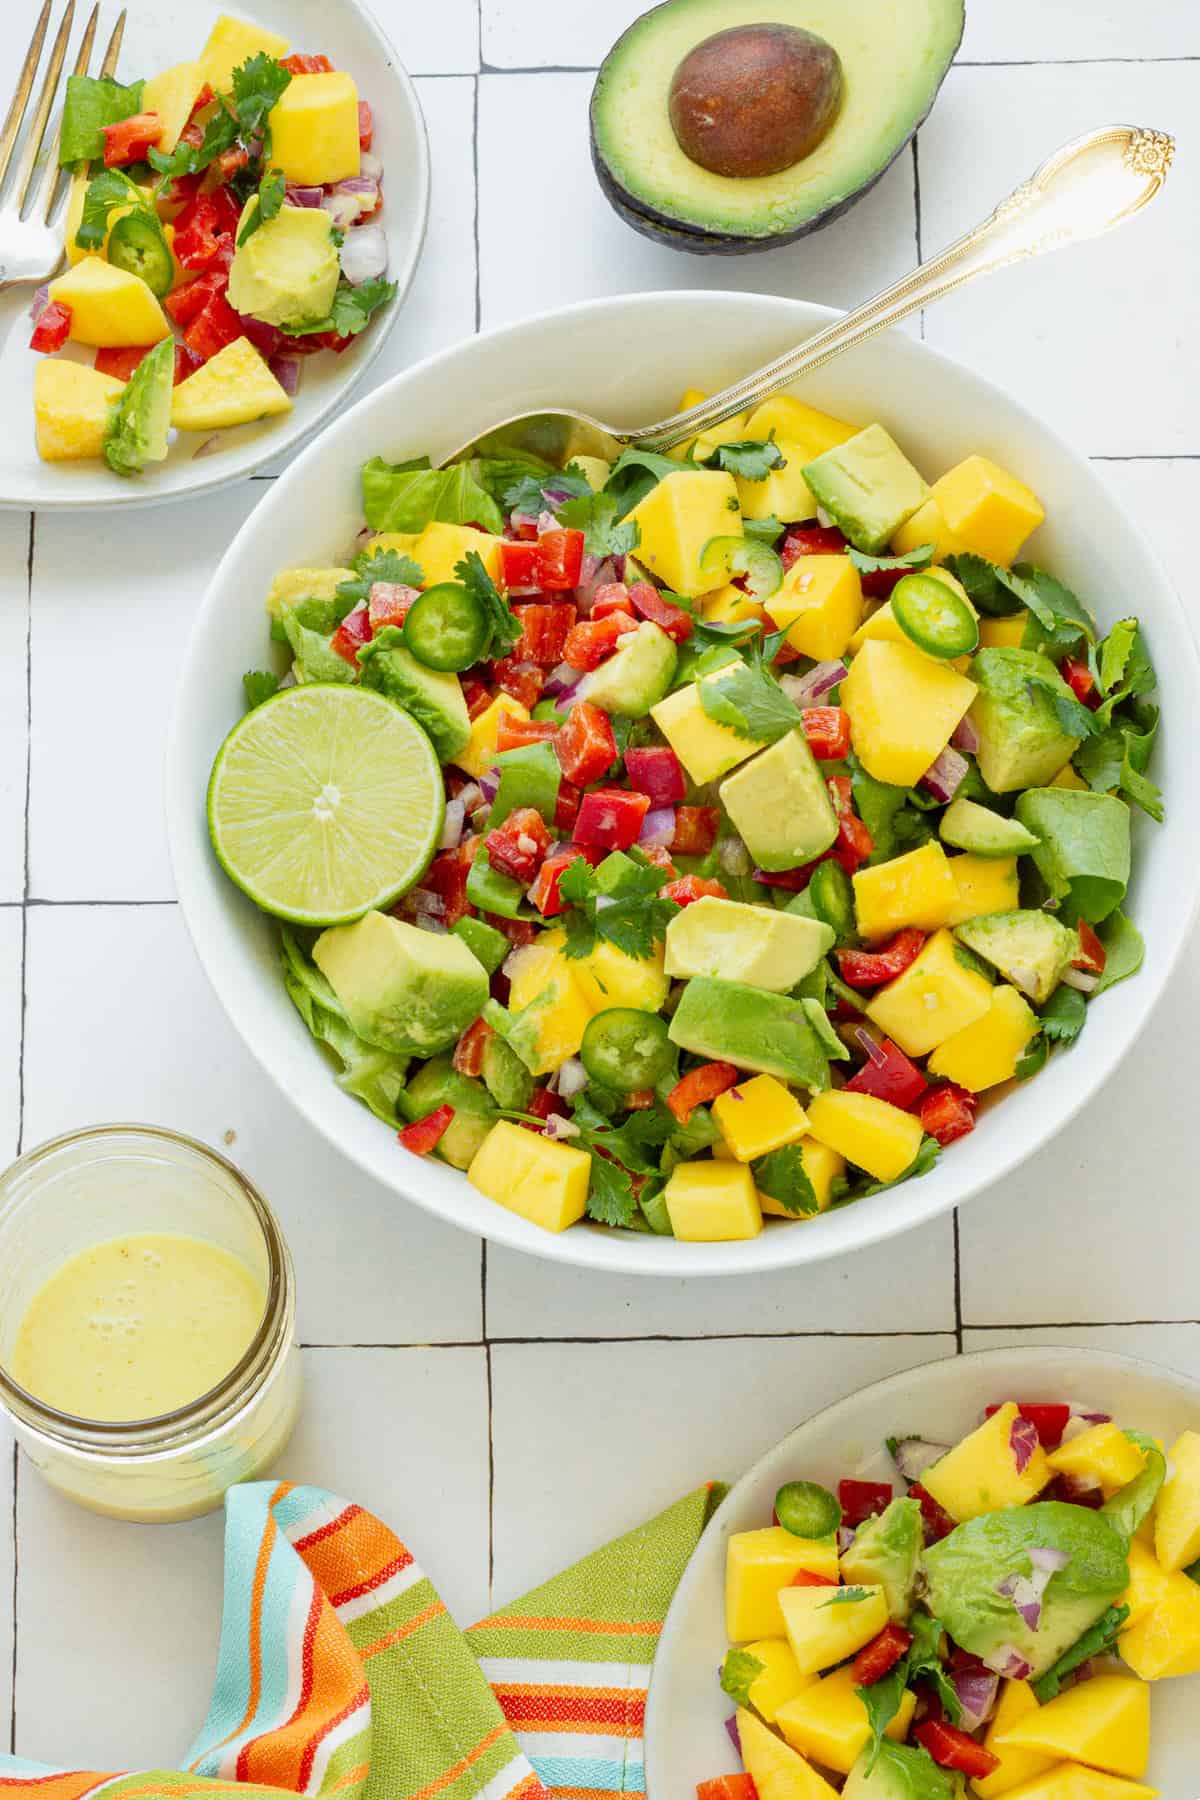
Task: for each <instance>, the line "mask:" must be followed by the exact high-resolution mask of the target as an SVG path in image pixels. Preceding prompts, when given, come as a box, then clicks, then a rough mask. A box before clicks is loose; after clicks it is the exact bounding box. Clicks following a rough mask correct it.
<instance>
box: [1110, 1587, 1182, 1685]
mask: <svg viewBox="0 0 1200 1800" xmlns="http://www.w3.org/2000/svg"><path fill="white" fill-rule="evenodd" d="M1117 1647H1118V1649H1119V1650H1120V1652H1121V1656H1122V1657H1123V1659H1124V1661H1125V1662H1126V1663H1128V1665H1129V1667H1130V1668H1131V1669H1132V1670H1133V1672H1134V1674H1135V1675H1140V1677H1141V1678H1142V1680H1143V1681H1160V1680H1162V1679H1163V1678H1164V1677H1165V1676H1168V1675H1195V1674H1197V1673H1200V1587H1198V1586H1197V1585H1196V1583H1195V1582H1194V1581H1193V1580H1192V1578H1191V1576H1190V1575H1185V1574H1184V1573H1183V1570H1182V1569H1172V1570H1170V1571H1169V1572H1164V1574H1163V1578H1162V1585H1161V1587H1160V1588H1158V1590H1157V1592H1156V1594H1155V1597H1154V1604H1153V1606H1151V1607H1148V1608H1147V1609H1146V1610H1145V1611H1144V1612H1143V1613H1142V1615H1141V1617H1140V1618H1139V1619H1138V1620H1137V1622H1136V1624H1133V1625H1130V1626H1129V1627H1128V1629H1127V1630H1125V1631H1123V1632H1122V1633H1121V1635H1120V1637H1119V1639H1118V1640H1117Z"/></svg>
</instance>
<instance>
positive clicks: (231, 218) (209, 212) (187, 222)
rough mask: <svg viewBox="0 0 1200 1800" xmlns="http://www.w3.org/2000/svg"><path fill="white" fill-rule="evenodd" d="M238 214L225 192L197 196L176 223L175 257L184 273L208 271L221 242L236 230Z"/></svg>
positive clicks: (228, 193) (216, 191) (224, 189)
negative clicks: (198, 270)
mask: <svg viewBox="0 0 1200 1800" xmlns="http://www.w3.org/2000/svg"><path fill="white" fill-rule="evenodd" d="M237 223H238V212H237V207H236V204H235V202H234V201H233V199H232V197H231V195H230V192H229V189H228V188H217V189H216V190H215V191H214V192H213V193H211V194H197V195H196V197H195V199H194V200H189V201H188V203H187V205H186V206H185V207H184V209H183V211H182V212H181V213H180V214H179V217H178V218H177V219H176V221H175V255H176V257H177V258H178V260H179V261H180V262H181V263H182V264H183V266H184V268H185V269H207V268H208V266H209V264H210V263H211V262H212V261H213V258H214V257H215V256H216V254H217V250H218V248H219V247H220V242H221V239H222V238H224V237H229V236H232V234H233V232H234V231H235V230H236V229H237Z"/></svg>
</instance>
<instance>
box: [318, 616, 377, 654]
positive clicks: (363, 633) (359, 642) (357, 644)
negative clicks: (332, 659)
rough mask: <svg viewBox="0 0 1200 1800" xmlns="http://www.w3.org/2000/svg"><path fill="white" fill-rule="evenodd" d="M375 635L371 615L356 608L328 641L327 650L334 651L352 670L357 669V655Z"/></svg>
mask: <svg viewBox="0 0 1200 1800" xmlns="http://www.w3.org/2000/svg"><path fill="white" fill-rule="evenodd" d="M374 635H375V633H374V630H373V629H372V626H371V615H370V613H369V612H368V611H367V608H366V607H365V606H356V607H355V609H354V611H353V612H351V613H347V614H346V617H345V618H344V619H343V620H342V622H341V624H340V625H339V626H338V628H337V630H336V631H335V632H334V634H333V636H332V637H331V638H330V640H329V648H330V649H331V650H335V651H336V652H337V654H338V655H339V656H340V657H343V658H344V659H345V661H346V662H348V663H349V664H350V665H351V666H352V667H353V668H355V669H357V668H358V653H359V651H360V650H361V649H362V647H363V645H364V644H369V643H370V641H371V639H372V638H373V637H374Z"/></svg>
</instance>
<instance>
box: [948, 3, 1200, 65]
mask: <svg viewBox="0 0 1200 1800" xmlns="http://www.w3.org/2000/svg"><path fill="white" fill-rule="evenodd" d="M1196 55H1200V11H1198V10H1197V8H1196V7H1195V6H1192V5H1188V4H1184V5H1180V4H1179V0H1141V3H1140V4H1139V5H1136V6H1134V5H1131V4H1130V0H969V4H968V6H967V26H966V30H965V31H964V33H963V41H962V50H961V52H960V59H963V60H969V61H974V62H996V61H1000V60H1004V59H1013V60H1015V61H1017V62H1020V63H1027V62H1029V61H1031V60H1033V61H1040V62H1051V61H1056V60H1059V59H1061V60H1062V61H1064V62H1078V61H1088V60H1093V59H1095V58H1098V57H1118V58H1120V59H1122V60H1129V59H1133V60H1137V59H1140V58H1143V57H1162V56H1166V57H1179V56H1196Z"/></svg>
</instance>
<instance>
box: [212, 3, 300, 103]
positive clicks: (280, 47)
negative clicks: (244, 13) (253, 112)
mask: <svg viewBox="0 0 1200 1800" xmlns="http://www.w3.org/2000/svg"><path fill="white" fill-rule="evenodd" d="M287 47H288V41H287V39H286V38H282V37H278V36H277V35H276V34H275V32H273V31H266V30H264V29H263V27H262V26H261V25H251V24H250V23H249V21H248V20H246V19H235V18H233V17H231V15H230V14H229V13H222V14H221V15H220V17H219V18H218V20H217V22H216V24H215V25H214V26H213V28H212V30H211V31H210V32H209V34H208V42H207V43H206V44H205V46H204V48H203V50H202V51H201V52H200V67H201V68H202V69H203V71H204V79H205V81H207V82H208V83H209V84H210V85H211V86H212V87H213V88H214V89H215V90H216V92H217V93H218V94H226V93H228V92H229V89H230V85H231V83H232V80H233V71H234V70H235V69H236V68H239V67H240V65H241V64H242V63H244V62H246V61H248V60H249V58H250V57H252V56H258V55H259V54H260V53H261V54H262V55H264V56H270V57H272V58H274V59H275V60H278V59H279V58H280V57H281V56H283V55H284V53H285V52H286V50H287Z"/></svg>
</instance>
